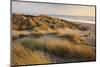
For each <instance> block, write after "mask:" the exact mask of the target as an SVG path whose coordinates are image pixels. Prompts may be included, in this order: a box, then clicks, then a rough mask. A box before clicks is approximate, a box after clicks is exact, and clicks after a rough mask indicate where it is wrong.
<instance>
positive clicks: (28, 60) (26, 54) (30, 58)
mask: <svg viewBox="0 0 100 67" xmlns="http://www.w3.org/2000/svg"><path fill="white" fill-rule="evenodd" d="M12 48H13V49H12V63H13V65H27V64H46V63H51V61H50V60H49V58H48V57H46V55H45V54H44V52H42V51H34V52H31V51H30V50H29V49H27V48H24V47H23V46H22V45H20V44H16V45H13V46H12Z"/></svg>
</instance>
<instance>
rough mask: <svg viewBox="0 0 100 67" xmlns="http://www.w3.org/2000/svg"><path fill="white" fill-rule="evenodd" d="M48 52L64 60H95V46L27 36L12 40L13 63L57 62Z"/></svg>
mask: <svg viewBox="0 0 100 67" xmlns="http://www.w3.org/2000/svg"><path fill="white" fill-rule="evenodd" d="M34 51H36V52H37V53H34ZM38 51H41V52H38ZM42 52H44V53H47V55H45V54H43V53H42ZM48 54H49V55H50V56H55V59H56V57H58V58H64V61H65V62H73V61H92V60H95V48H93V47H91V46H88V45H84V44H83V45H80V44H73V43H71V42H69V41H67V40H60V39H55V38H54V39H42V38H40V39H34V40H33V39H31V38H27V39H22V40H17V41H14V42H13V64H45V63H55V62H56V63H59V61H56V60H53V59H52V58H50V57H49V56H48ZM48 59H49V60H48ZM51 60H53V61H51ZM61 60H62V59H61Z"/></svg>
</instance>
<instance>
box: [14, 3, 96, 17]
mask: <svg viewBox="0 0 100 67" xmlns="http://www.w3.org/2000/svg"><path fill="white" fill-rule="evenodd" d="M12 12H13V13H26V14H34V13H39V14H55V15H73V16H95V7H93V6H78V5H62V4H46V3H30V2H12Z"/></svg>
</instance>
